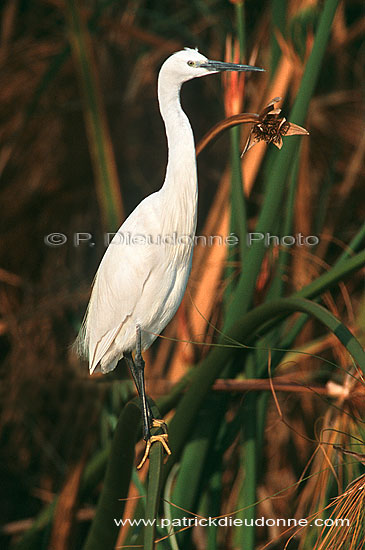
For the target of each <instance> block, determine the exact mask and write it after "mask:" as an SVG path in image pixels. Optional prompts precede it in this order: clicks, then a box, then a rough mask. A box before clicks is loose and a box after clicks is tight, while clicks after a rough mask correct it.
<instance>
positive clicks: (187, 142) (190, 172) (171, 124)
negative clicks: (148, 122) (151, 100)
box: [158, 67, 198, 237]
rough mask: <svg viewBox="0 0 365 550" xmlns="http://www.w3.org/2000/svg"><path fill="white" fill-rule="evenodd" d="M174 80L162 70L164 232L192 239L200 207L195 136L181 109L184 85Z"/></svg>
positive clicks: (160, 83)
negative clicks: (164, 158) (164, 163)
mask: <svg viewBox="0 0 365 550" xmlns="http://www.w3.org/2000/svg"><path fill="white" fill-rule="evenodd" d="M174 76H175V75H171V72H169V71H164V67H163V68H162V70H161V72H160V75H159V79H158V101H159V106H160V112H161V116H162V118H163V121H164V123H165V130H166V136H167V144H168V162H167V168H166V176H165V181H164V184H163V187H162V189H161V191H160V192H161V194H162V195H163V196H164V199H165V200H164V205H165V206H166V209H168V210H170V215H169V216H168V215H165V216H164V218H165V226H164V232H166V233H169V234H172V233H173V232H176V233H177V234H178V235H191V236H192V237H193V236H194V235H195V229H196V218H197V203H198V186H197V174H196V159H195V144H194V135H193V131H192V129H191V126H190V122H189V119H188V117H187V116H186V114H185V113H184V111H183V110H182V108H181V103H180V89H181V84H182V83H181V82H179V81H178V82H177V81H176V78H174ZM165 214H166V213H165Z"/></svg>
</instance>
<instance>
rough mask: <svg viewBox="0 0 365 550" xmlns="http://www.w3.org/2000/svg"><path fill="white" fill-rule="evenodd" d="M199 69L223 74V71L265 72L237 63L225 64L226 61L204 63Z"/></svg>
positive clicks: (258, 68)
mask: <svg viewBox="0 0 365 550" xmlns="http://www.w3.org/2000/svg"><path fill="white" fill-rule="evenodd" d="M199 67H202V68H203V69H207V70H208V71H214V72H222V71H264V70H265V69H261V68H260V67H253V66H252V65H236V64H235V63H225V62H224V61H210V60H209V61H203V63H200V64H199Z"/></svg>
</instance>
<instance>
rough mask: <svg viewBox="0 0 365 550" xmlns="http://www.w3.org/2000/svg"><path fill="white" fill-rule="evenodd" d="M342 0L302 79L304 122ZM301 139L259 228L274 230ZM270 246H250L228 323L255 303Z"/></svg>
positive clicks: (299, 117)
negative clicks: (261, 272)
mask: <svg viewBox="0 0 365 550" xmlns="http://www.w3.org/2000/svg"><path fill="white" fill-rule="evenodd" d="M337 5H338V0H327V1H326V2H325V5H324V8H323V11H322V14H321V16H320V21H319V25H318V30H317V34H316V37H315V41H314V45H313V49H312V52H311V55H310V57H309V59H308V63H307V65H306V68H305V72H304V75H303V78H302V81H301V85H300V89H299V93H298V95H297V98H296V101H295V103H294V107H293V109H292V112H291V115H290V117H289V120H291V121H293V122H295V123H297V124H304V121H305V117H306V113H307V110H308V106H309V102H310V100H311V97H312V95H313V92H314V89H315V85H316V83H317V80H318V76H319V72H320V69H321V65H322V62H323V58H324V54H325V51H326V46H327V43H328V40H329V36H330V32H331V25H332V20H333V17H334V15H335V12H336V8H337ZM297 143H298V139H297V138H296V137H295V136H294V137H292V138H291V139H290V141H289V140H288V142H287V143H286V144H285V147H284V148H283V150H282V151H278V152H277V154H276V158H275V162H274V163H273V169H272V172H271V174H270V177H269V181H268V183H267V189H266V193H265V201H264V204H263V207H262V210H261V213H260V217H259V220H258V223H257V227H256V231H257V232H259V233H263V234H266V233H268V232H270V230H271V228H272V226H273V224H274V222H275V219H276V218H277V216H278V215H279V212H280V210H281V204H282V199H283V194H284V191H285V184H286V178H287V175H288V173H289V171H290V168H291V165H292V163H293V160H294V155H295V152H296V149H297ZM265 253H266V249H265V247H264V246H263V243H261V242H259V241H257V242H255V243H254V244H253V245H252V247H251V248H250V250H249V252H248V254H247V255H246V262H245V266H246V268H245V270H244V271H243V272H242V275H241V278H240V281H239V283H238V285H237V289H236V291H235V298H236V299H235V300H234V301H233V303H232V308H231V309H230V316H229V318H228V319H227V322H226V326H225V329H226V328H227V326H229V325H231V324H232V323H234V322H235V320H236V319H237V318H238V317H239V315H240V314H241V313H242V311H247V310H248V309H249V308H250V306H251V303H252V299H253V295H254V291H255V287H256V280H257V276H258V273H259V271H260V266H261V263H262V260H263V258H264V255H265Z"/></svg>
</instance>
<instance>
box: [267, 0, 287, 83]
mask: <svg viewBox="0 0 365 550" xmlns="http://www.w3.org/2000/svg"><path fill="white" fill-rule="evenodd" d="M286 14H287V1H286V0H271V21H272V29H271V66H270V72H271V75H274V74H275V71H276V68H277V66H278V63H279V59H280V56H281V49H280V46H279V44H278V41H277V39H276V36H275V29H277V30H278V31H280V33H281V34H282V35H283V36H285V25H286Z"/></svg>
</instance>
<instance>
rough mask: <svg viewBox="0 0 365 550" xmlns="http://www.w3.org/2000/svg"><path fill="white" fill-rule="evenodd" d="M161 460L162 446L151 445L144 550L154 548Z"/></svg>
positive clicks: (162, 458) (162, 457)
mask: <svg viewBox="0 0 365 550" xmlns="http://www.w3.org/2000/svg"><path fill="white" fill-rule="evenodd" d="M163 460H164V451H163V449H162V445H160V444H157V443H155V444H154V445H152V447H151V451H150V455H149V470H148V484H147V502H146V515H145V519H146V520H147V521H148V520H150V521H151V523H150V524H149V525H147V526H146V527H145V529H144V546H143V548H144V550H153V549H154V548H155V531H156V525H155V523H152V522H153V520H155V519H157V512H158V507H159V504H160V493H161V475H162V468H163Z"/></svg>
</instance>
